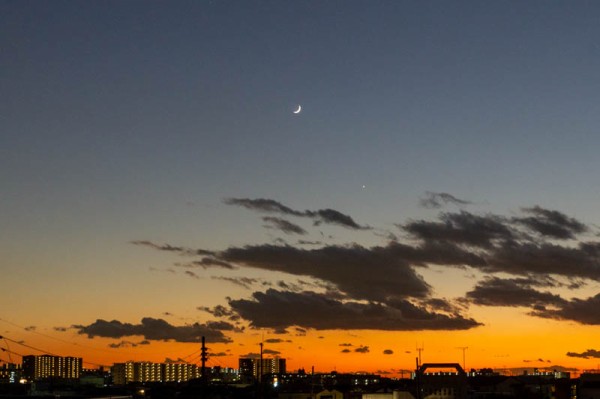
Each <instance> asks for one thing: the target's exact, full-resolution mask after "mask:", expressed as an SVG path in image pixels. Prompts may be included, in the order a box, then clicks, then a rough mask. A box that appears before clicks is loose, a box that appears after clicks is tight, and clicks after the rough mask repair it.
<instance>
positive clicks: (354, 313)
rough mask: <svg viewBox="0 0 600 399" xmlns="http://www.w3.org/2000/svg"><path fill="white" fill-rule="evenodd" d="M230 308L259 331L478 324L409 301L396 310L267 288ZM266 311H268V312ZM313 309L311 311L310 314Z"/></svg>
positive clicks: (441, 327)
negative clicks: (266, 329) (299, 327)
mask: <svg viewBox="0 0 600 399" xmlns="http://www.w3.org/2000/svg"><path fill="white" fill-rule="evenodd" d="M229 305H230V306H231V309H232V310H233V311H234V312H235V313H237V314H239V315H240V316H241V317H242V318H244V319H246V320H248V321H250V324H251V326H252V327H256V328H273V329H277V328H287V327H290V326H303V327H308V328H313V329H316V330H328V329H378V330H404V331H409V330H460V329H468V328H472V327H476V326H478V325H479V323H477V322H476V321H475V320H473V319H468V318H464V317H462V316H460V315H446V314H441V313H435V312H430V311H428V310H426V309H424V308H420V307H417V306H415V305H413V304H411V303H410V302H408V301H399V302H398V303H396V304H395V305H396V306H395V307H391V306H387V305H382V304H375V303H369V304H364V303H359V302H354V301H350V302H347V301H340V300H337V299H335V298H331V297H328V296H327V295H324V294H319V293H316V292H302V293H295V292H285V291H277V290H275V289H268V290H267V291H266V292H255V293H254V294H253V295H252V299H236V300H230V301H229ZM265 309H269V311H268V312H265ZM307 309H310V311H307Z"/></svg>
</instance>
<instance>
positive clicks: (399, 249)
mask: <svg viewBox="0 0 600 399" xmlns="http://www.w3.org/2000/svg"><path fill="white" fill-rule="evenodd" d="M431 194H432V195H430V197H431V198H433V199H434V200H437V201H438V202H439V203H440V204H441V203H446V202H452V201H453V200H452V198H454V199H455V200H457V199H456V198H455V197H451V196H450V197H448V196H442V195H441V194H444V193H431ZM459 201H463V200H459ZM225 202H226V203H229V204H232V205H238V206H243V207H246V208H248V209H252V210H257V211H261V212H268V213H278V214H282V215H287V216H295V217H308V218H311V219H313V220H314V221H316V222H323V223H338V224H342V225H345V226H346V227H350V226H353V225H352V223H353V220H352V219H351V218H350V219H347V218H346V216H347V215H344V214H341V213H339V212H337V211H334V210H329V209H324V210H319V211H308V210H307V211H297V210H294V209H291V208H289V207H287V206H285V205H282V204H281V203H279V202H277V201H273V200H268V199H258V200H251V199H227V200H226V201H225ZM454 202H455V203H456V201H454ZM348 218H349V217H348ZM267 220H283V219H278V218H270V219H267ZM357 226H358V228H362V227H361V226H359V225H355V226H354V227H352V228H357ZM398 226H399V227H400V229H401V230H402V233H403V235H404V237H405V241H404V242H398V241H391V242H388V243H387V244H386V245H383V246H372V247H364V246H361V245H358V244H347V245H325V246H322V247H318V248H310V247H308V248H307V247H294V246H291V245H288V244H285V245H274V244H262V245H248V246H238V247H236V246H232V247H229V248H225V249H224V250H221V251H206V250H202V249H200V250H192V249H189V248H184V247H180V246H174V245H169V244H164V245H157V244H154V243H152V242H149V241H136V242H134V244H136V245H144V246H148V247H152V248H155V249H159V250H163V251H170V252H173V253H178V254H182V255H183V254H185V255H190V254H196V255H197V256H199V257H201V258H202V259H201V260H199V261H197V262H200V264H199V265H200V266H201V265H218V266H221V267H228V268H233V267H234V266H235V267H250V268H255V269H260V270H264V271H267V272H268V271H276V272H282V273H287V274H289V275H293V276H297V277H300V276H302V277H303V278H304V277H306V278H311V280H314V281H316V282H318V284H321V285H320V286H319V287H318V288H315V287H316V286H315V283H311V284H312V286H308V285H302V284H300V283H298V284H296V283H290V282H288V281H279V282H273V285H271V287H277V290H275V289H268V290H267V291H266V292H255V293H254V294H253V296H252V298H245V299H244V298H242V299H229V300H228V301H229V304H230V306H231V308H232V309H227V310H225V308H214V309H209V310H207V309H203V310H207V311H209V312H213V314H215V316H217V317H224V318H229V320H236V319H238V320H239V319H240V317H241V318H245V319H246V320H248V321H250V323H251V326H253V327H261V328H262V327H265V328H271V329H272V330H274V331H276V332H283V331H286V328H288V327H292V326H302V327H306V328H315V329H326V328H334V329H335V328H369V329H373V328H374V329H384V330H406V329H414V330H426V329H433V330H439V329H467V328H472V327H475V326H477V325H479V324H478V323H477V322H476V321H475V320H472V319H469V318H468V317H466V316H463V315H462V314H463V312H464V311H465V309H466V306H467V305H468V304H473V303H475V304H478V305H485V306H522V307H529V308H530V309H531V311H530V312H531V313H530V314H531V315H534V316H538V317H546V318H553V319H559V320H573V321H577V322H580V323H583V324H600V316H598V315H596V314H595V313H594V311H593V309H594V307H595V306H597V305H599V304H600V299H596V298H595V297H594V298H588V299H573V300H569V301H567V300H565V299H563V298H561V297H560V296H558V295H555V294H553V293H552V292H550V291H548V290H549V289H551V288H556V287H570V288H571V289H575V288H578V287H581V286H582V285H583V284H585V283H586V282H588V281H599V280H600V242H593V241H588V242H585V241H579V242H578V241H576V238H577V237H578V235H579V234H581V233H584V232H587V231H589V230H590V229H589V228H588V227H587V226H586V225H584V224H583V223H581V222H579V221H577V220H576V219H573V218H571V217H568V216H566V215H564V214H563V213H561V212H558V211H552V210H547V209H544V208H542V207H540V206H533V207H529V208H523V209H521V211H520V214H518V215H517V216H511V217H505V216H501V215H494V214H489V213H488V214H484V215H477V214H473V213H470V212H466V211H463V210H461V211H458V212H442V213H440V214H439V215H438V216H437V217H436V218H434V219H433V220H413V221H409V222H408V223H406V224H402V225H398ZM434 265H437V266H439V267H454V268H464V269H466V268H471V269H475V270H478V271H480V272H483V273H487V274H489V275H490V276H489V277H487V278H486V279H484V280H483V281H481V282H479V283H477V285H476V286H475V287H474V288H473V289H472V290H471V291H469V292H468V293H467V294H466V298H462V299H460V300H454V301H453V302H452V301H449V300H446V299H440V298H434V297H432V294H433V292H432V287H431V286H430V285H429V284H427V282H426V281H424V279H423V277H422V276H421V275H420V274H419V273H418V272H417V271H419V270H422V269H423V268H428V267H431V266H434ZM498 273H501V274H502V278H500V277H498V275H497V274H498ZM506 274H508V275H509V276H508V277H506V276H505V275H506ZM217 278H218V277H217ZM220 279H225V278H220ZM229 281H231V282H232V283H237V284H240V285H242V286H245V287H246V288H251V287H253V285H252V284H253V282H251V280H243V279H235V280H234V279H233V278H232V279H231V280H229ZM264 284H267V283H266V282H265V283H264ZM265 287H266V286H265ZM313 290H314V291H319V292H320V293H316V292H311V291H313ZM323 292H325V293H323ZM267 309H268V310H267ZM307 309H310V312H309V311H307ZM272 310H274V312H275V314H274V315H272V316H271V314H272V313H273V312H272ZM284 310H285V311H286V312H284ZM311 312H312V313H314V315H311V314H309V313H311ZM280 313H281V314H280ZM219 314H220V316H218V315H219ZM296 333H299V332H298V331H296Z"/></svg>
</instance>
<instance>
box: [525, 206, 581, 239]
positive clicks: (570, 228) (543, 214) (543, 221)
mask: <svg viewBox="0 0 600 399" xmlns="http://www.w3.org/2000/svg"><path fill="white" fill-rule="evenodd" d="M522 211H523V212H525V213H528V214H531V215H532V216H529V217H520V218H519V217H517V218H514V219H513V220H514V221H515V222H517V223H520V224H522V225H524V226H526V227H527V228H528V229H530V230H532V231H535V232H537V233H539V234H541V235H543V236H548V237H551V238H558V239H562V240H565V239H572V238H575V236H576V235H577V234H580V233H584V232H586V231H587V230H588V228H587V226H586V225H584V224H583V223H581V222H580V221H578V220H577V219H574V218H571V217H569V216H567V215H565V214H564V213H561V212H558V211H553V210H548V209H544V208H541V207H539V206H534V207H532V208H522Z"/></svg>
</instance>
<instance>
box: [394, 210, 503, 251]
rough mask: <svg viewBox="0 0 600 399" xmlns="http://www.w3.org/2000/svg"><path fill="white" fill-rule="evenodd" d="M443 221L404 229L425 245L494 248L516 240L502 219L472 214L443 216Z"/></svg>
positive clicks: (415, 222)
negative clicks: (503, 242)
mask: <svg viewBox="0 0 600 399" xmlns="http://www.w3.org/2000/svg"><path fill="white" fill-rule="evenodd" d="M439 219H440V221H439V222H428V221H424V220H419V221H413V222H410V223H408V224H406V225H404V226H401V228H403V229H404V230H405V231H406V232H408V233H409V234H410V235H412V236H413V237H415V238H418V239H421V240H423V241H425V242H445V243H455V244H462V245H469V246H474V247H482V248H490V247H492V246H493V244H494V243H495V242H496V241H498V240H512V239H513V238H514V233H513V232H512V231H511V229H510V228H509V227H508V226H507V225H506V224H505V220H504V219H503V218H502V217H500V216H494V215H486V216H478V215H474V214H472V213H469V212H465V211H461V212H459V213H442V214H441V215H440V216H439Z"/></svg>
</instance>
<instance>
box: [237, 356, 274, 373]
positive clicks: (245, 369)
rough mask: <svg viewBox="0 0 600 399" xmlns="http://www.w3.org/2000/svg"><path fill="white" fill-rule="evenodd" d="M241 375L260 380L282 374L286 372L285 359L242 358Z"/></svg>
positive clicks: (240, 362)
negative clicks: (270, 375) (259, 377)
mask: <svg viewBox="0 0 600 399" xmlns="http://www.w3.org/2000/svg"><path fill="white" fill-rule="evenodd" d="M239 366H240V375H242V376H250V375H252V376H253V377H254V378H258V376H259V375H260V376H263V375H267V374H281V373H285V372H286V365H285V359H281V358H271V359H262V361H261V359H250V358H240V360H239Z"/></svg>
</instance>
